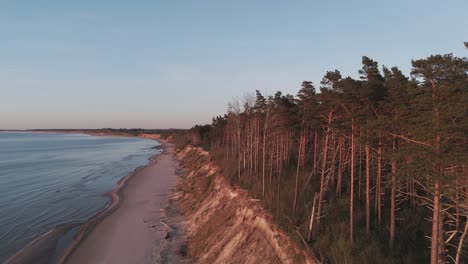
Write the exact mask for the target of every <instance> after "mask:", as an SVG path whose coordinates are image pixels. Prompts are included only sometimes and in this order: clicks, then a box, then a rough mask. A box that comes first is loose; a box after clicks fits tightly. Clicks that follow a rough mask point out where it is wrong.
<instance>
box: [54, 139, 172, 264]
mask: <svg viewBox="0 0 468 264" xmlns="http://www.w3.org/2000/svg"><path fill="white" fill-rule="evenodd" d="M164 145H165V147H164V151H163V153H162V154H161V155H159V156H158V157H157V161H156V162H155V163H153V164H151V165H148V166H146V167H145V168H143V169H141V170H139V171H137V172H136V173H135V174H134V175H132V176H131V177H130V178H129V179H128V181H127V182H126V186H125V188H123V190H122V191H121V195H120V201H119V205H118V207H117V209H115V210H114V211H113V212H112V213H111V214H110V215H108V216H106V217H104V218H103V219H102V220H100V221H99V223H98V224H97V225H96V226H95V227H94V228H93V229H92V231H91V232H90V233H89V234H88V235H87V236H86V237H85V238H84V239H82V240H81V241H80V242H79V244H78V246H77V247H75V248H74V250H73V251H72V252H71V254H69V256H68V257H67V258H66V259H63V260H64V262H65V263H154V262H158V259H160V251H161V246H162V245H161V243H163V242H162V240H164V236H166V232H165V231H164V230H165V228H166V227H165V224H164V222H162V221H161V211H164V208H166V207H167V205H168V193H169V192H170V188H171V187H172V186H174V185H175V183H176V180H177V177H176V165H177V163H176V160H175V159H174V155H173V151H174V148H173V145H172V144H166V143H165V144H164Z"/></svg>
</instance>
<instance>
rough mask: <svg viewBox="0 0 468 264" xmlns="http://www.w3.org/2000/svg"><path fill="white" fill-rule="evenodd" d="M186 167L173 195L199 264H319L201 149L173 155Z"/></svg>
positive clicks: (192, 252) (187, 149) (190, 148)
mask: <svg viewBox="0 0 468 264" xmlns="http://www.w3.org/2000/svg"><path fill="white" fill-rule="evenodd" d="M176 157H177V159H178V160H179V161H180V164H181V166H182V167H183V168H184V171H185V172H184V175H185V176H183V179H182V183H181V184H180V185H179V188H178V192H177V199H178V201H179V205H180V207H181V208H182V211H183V212H184V214H185V218H186V219H187V220H188V221H187V223H186V231H187V236H188V237H189V245H188V251H189V255H190V256H191V257H192V258H193V259H194V260H195V261H196V262H198V263H259V262H261V263H310V264H313V263H319V262H318V261H317V260H316V258H315V257H314V256H313V255H312V253H311V252H310V251H309V250H308V249H305V248H304V246H303V245H301V244H300V242H297V241H294V240H293V239H291V238H290V237H289V236H288V235H287V234H286V233H285V232H283V231H282V230H281V229H280V228H279V227H278V226H277V225H275V224H272V221H271V217H270V216H269V214H268V213H266V211H265V210H264V209H263V208H262V207H261V205H260V204H259V202H258V201H257V200H254V199H250V198H249V196H248V194H247V192H245V191H244V190H241V189H240V188H237V187H232V186H230V185H229V184H228V182H227V181H226V180H225V179H224V178H223V177H222V175H220V174H219V169H218V168H217V167H216V166H215V165H214V164H212V163H211V162H210V160H211V156H210V154H209V153H208V152H206V151H204V150H202V149H201V148H196V147H191V146H188V147H186V148H185V149H183V150H181V151H179V152H178V153H177V155H176Z"/></svg>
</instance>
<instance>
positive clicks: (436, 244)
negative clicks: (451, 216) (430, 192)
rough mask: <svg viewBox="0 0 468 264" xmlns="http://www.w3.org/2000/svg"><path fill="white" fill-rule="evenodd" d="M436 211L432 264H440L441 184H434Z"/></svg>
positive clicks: (433, 227)
mask: <svg viewBox="0 0 468 264" xmlns="http://www.w3.org/2000/svg"><path fill="white" fill-rule="evenodd" d="M433 202H434V209H433V212H432V239H431V264H439V216H440V183H439V180H436V182H435V184H434V201H433Z"/></svg>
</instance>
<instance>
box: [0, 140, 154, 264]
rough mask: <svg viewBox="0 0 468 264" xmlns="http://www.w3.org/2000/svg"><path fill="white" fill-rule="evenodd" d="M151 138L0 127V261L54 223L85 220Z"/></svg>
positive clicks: (143, 157) (138, 160)
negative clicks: (19, 130) (28, 130)
mask: <svg viewBox="0 0 468 264" xmlns="http://www.w3.org/2000/svg"><path fill="white" fill-rule="evenodd" d="M156 145H158V143H157V142H156V141H153V140H149V139H141V138H126V137H101V136H89V135H79V134H52V133H51V134H46V133H44V134H42V133H10V132H0V262H2V261H4V260H5V259H6V258H7V257H8V256H10V255H12V254H14V253H15V252H17V251H18V250H20V249H21V248H22V247H24V246H25V245H26V244H28V243H29V242H31V241H32V240H34V239H35V238H37V237H38V236H40V235H42V234H44V233H46V232H47V231H49V230H51V229H52V228H54V226H56V225H57V224H63V223H69V222H80V221H85V220H86V219H87V218H89V217H90V216H92V215H94V214H96V213H97V212H98V211H100V210H102V209H103V208H104V207H105V206H106V204H107V203H108V202H109V198H107V197H106V196H104V195H103V194H104V193H106V192H108V191H111V190H112V189H113V188H114V187H115V185H116V184H117V182H118V181H119V180H120V179H121V178H122V177H123V176H125V175H127V174H129V173H130V172H132V171H133V170H134V169H135V168H136V167H138V166H142V165H145V164H147V163H148V158H149V157H151V156H152V155H154V154H157V153H158V152H159V151H158V150H156V149H154V148H153V147H154V146H156Z"/></svg>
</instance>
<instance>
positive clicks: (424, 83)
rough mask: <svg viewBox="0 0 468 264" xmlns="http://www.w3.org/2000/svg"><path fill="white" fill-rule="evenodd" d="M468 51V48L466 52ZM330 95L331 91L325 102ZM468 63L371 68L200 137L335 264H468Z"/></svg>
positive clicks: (236, 116)
mask: <svg viewBox="0 0 468 264" xmlns="http://www.w3.org/2000/svg"><path fill="white" fill-rule="evenodd" d="M465 45H467V44H466V43H465ZM317 90H319V91H320V92H317ZM467 107H468V60H467V58H459V57H455V56H453V55H452V54H446V55H433V56H430V57H428V58H425V59H419V60H413V61H412V70H411V76H410V77H408V76H405V75H404V74H403V73H402V72H401V71H400V70H399V69H398V68H397V67H391V68H388V67H385V66H383V67H379V65H378V63H377V62H376V61H374V60H372V59H370V58H368V57H363V58H362V68H361V69H360V70H359V79H354V78H351V77H346V76H342V74H341V73H340V71H338V70H333V71H328V72H326V74H325V75H324V77H323V79H322V81H321V83H320V85H319V86H316V85H315V84H313V83H312V82H309V81H304V82H302V85H301V87H300V90H299V92H298V93H297V95H296V96H293V95H290V94H283V93H282V92H280V91H279V92H277V93H275V94H274V95H271V96H264V95H262V94H261V93H260V92H259V91H256V94H255V95H254V96H251V97H246V98H244V99H243V100H241V101H240V100H234V101H233V102H231V103H230V104H229V107H228V112H227V113H226V114H225V115H224V116H218V117H215V118H213V122H212V124H211V125H204V126H195V127H194V128H192V129H191V130H190V131H189V139H190V140H191V141H192V143H196V144H200V145H204V146H205V147H206V148H209V149H210V150H211V151H212V153H213V154H214V156H215V161H216V162H217V163H218V164H220V166H221V168H223V170H224V171H223V174H224V175H225V176H226V177H228V178H229V179H230V180H231V181H232V183H234V184H239V185H241V186H243V187H244V188H246V189H248V190H249V191H250V193H251V195H252V196H254V197H257V198H260V199H261V200H262V202H263V203H264V204H265V206H266V207H267V208H269V209H270V211H271V212H272V214H273V215H274V216H275V219H276V220H277V221H278V223H280V224H282V225H283V226H284V227H285V228H286V229H288V230H290V231H293V232H294V233H298V234H300V236H301V237H302V239H303V240H305V241H307V242H308V243H309V245H310V246H312V247H313V249H314V251H315V253H316V254H317V255H318V256H319V257H320V258H321V259H322V260H323V261H324V263H375V261H376V260H379V261H380V262H379V263H421V262H426V263H427V262H429V261H430V263H432V264H438V263H457V264H461V263H468V257H467V250H468V242H467V241H468V221H467V220H468V167H467V165H468V164H467V161H468V159H467V157H468V144H467V134H468V119H467V115H468V113H467Z"/></svg>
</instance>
